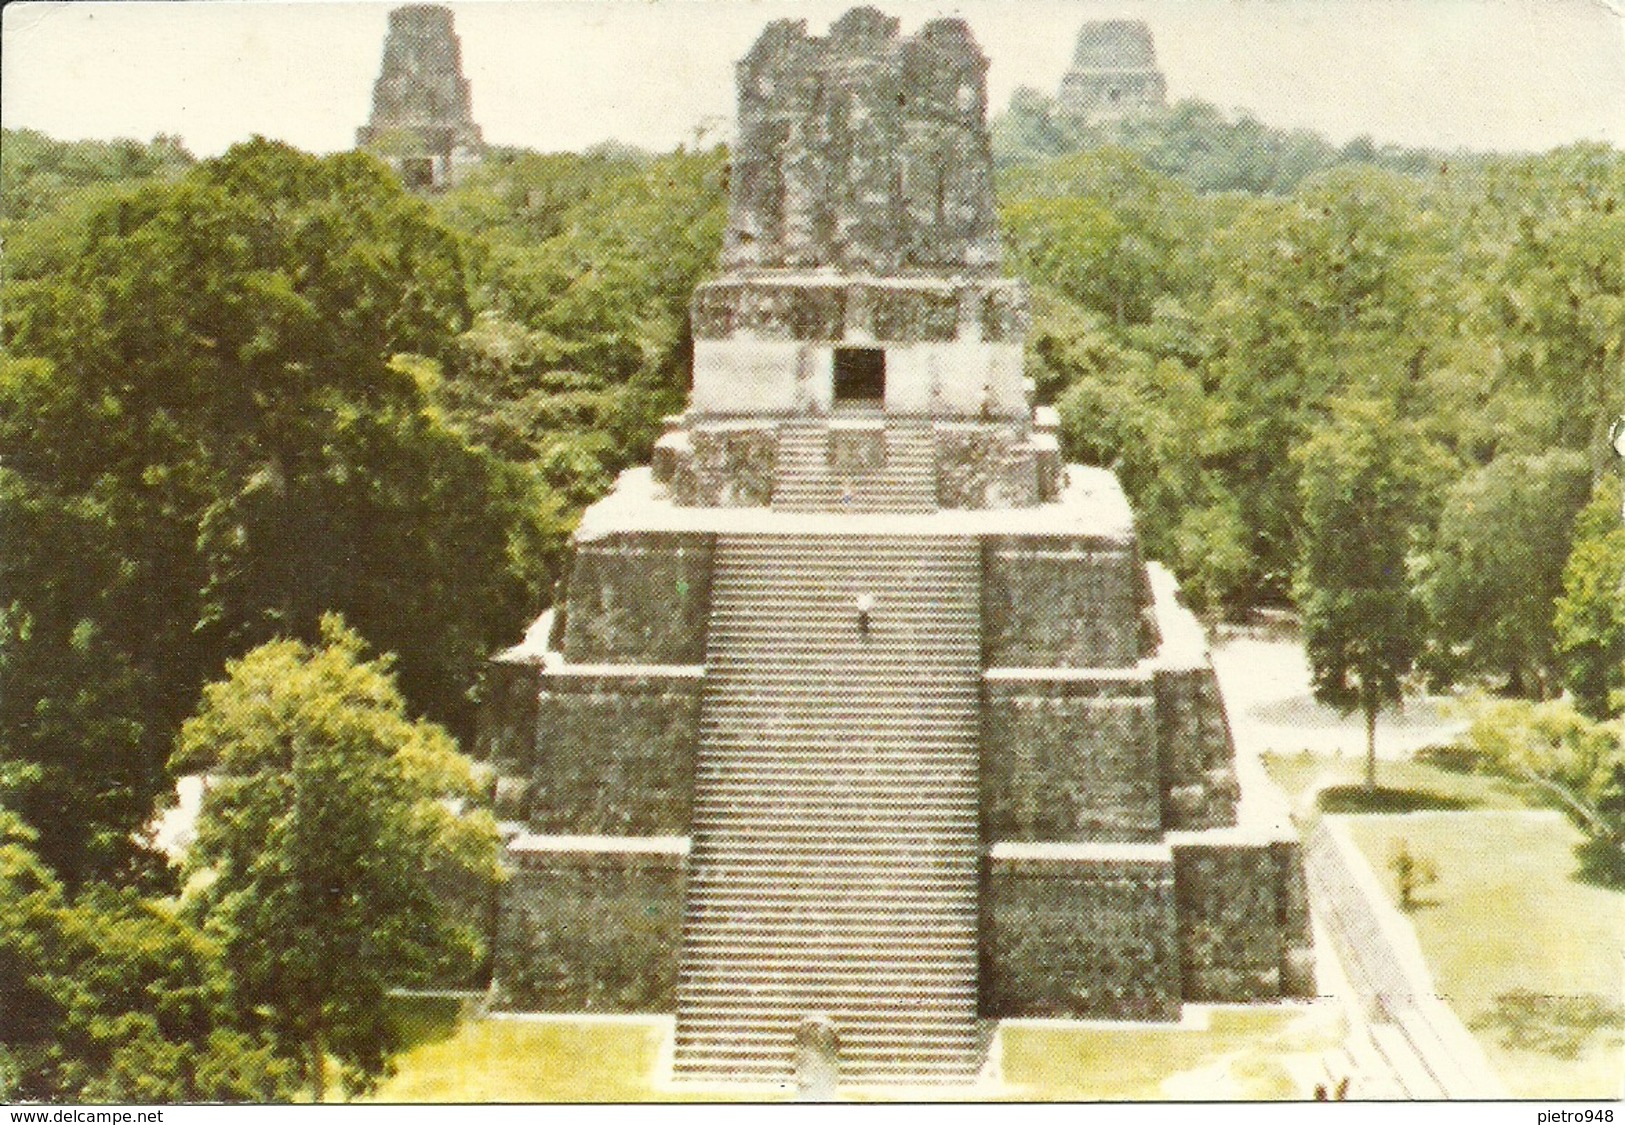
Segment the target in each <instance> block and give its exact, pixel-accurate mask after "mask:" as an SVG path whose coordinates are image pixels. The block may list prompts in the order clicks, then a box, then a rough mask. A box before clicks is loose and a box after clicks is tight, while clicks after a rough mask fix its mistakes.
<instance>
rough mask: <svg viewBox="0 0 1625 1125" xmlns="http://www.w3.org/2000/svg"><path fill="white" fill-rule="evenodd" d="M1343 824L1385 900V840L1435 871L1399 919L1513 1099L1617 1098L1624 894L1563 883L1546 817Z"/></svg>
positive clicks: (1559, 839)
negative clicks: (1404, 919) (1405, 921)
mask: <svg viewBox="0 0 1625 1125" xmlns="http://www.w3.org/2000/svg"><path fill="white" fill-rule="evenodd" d="M1385 780H1386V779H1385ZM1348 823H1349V827H1350V831H1351V833H1352V835H1353V837H1354V840H1355V842H1356V843H1358V844H1359V846H1360V849H1361V851H1363V852H1364V853H1365V855H1366V858H1367V860H1368V861H1369V862H1370V864H1371V867H1372V869H1373V870H1374V871H1376V873H1377V876H1378V880H1379V881H1380V882H1381V883H1383V885H1384V886H1385V887H1386V889H1387V890H1388V893H1389V895H1390V896H1392V897H1393V898H1394V899H1395V901H1396V902H1397V900H1398V892H1397V890H1396V888H1395V886H1394V878H1393V875H1392V874H1391V873H1390V872H1389V870H1388V866H1387V865H1388V860H1389V857H1390V856H1391V855H1392V854H1393V850H1394V848H1395V846H1396V844H1397V842H1398V841H1400V840H1403V841H1405V844H1406V847H1407V848H1408V850H1409V851H1410V852H1411V854H1412V855H1414V856H1416V857H1418V858H1420V859H1425V860H1428V861H1430V862H1431V863H1432V864H1433V865H1434V867H1435V868H1436V870H1437V875H1438V881H1437V882H1436V883H1435V884H1433V885H1432V886H1429V887H1426V888H1423V889H1422V890H1421V892H1420V895H1419V897H1420V898H1421V899H1422V900H1423V901H1422V904H1421V905H1420V906H1419V907H1418V908H1417V909H1415V910H1413V911H1411V912H1410V915H1409V917H1410V921H1411V922H1412V924H1413V925H1414V926H1415V927H1416V935H1417V938H1418V940H1419V941H1420V942H1421V945H1422V951H1423V953H1424V954H1425V955H1426V957H1427V960H1428V965H1429V967H1430V968H1431V969H1432V971H1433V977H1434V981H1435V983H1436V985H1437V987H1438V989H1439V992H1440V994H1441V996H1442V998H1443V999H1444V1000H1445V1001H1446V1002H1448V1003H1449V1004H1450V1006H1451V1007H1452V1008H1453V1009H1455V1011H1456V1013H1457V1015H1459V1016H1460V1017H1461V1018H1462V1020H1463V1022H1465V1023H1466V1024H1467V1025H1468V1027H1469V1028H1471V1029H1472V1030H1473V1032H1474V1034H1475V1035H1476V1036H1477V1037H1478V1039H1479V1041H1480V1042H1481V1043H1482V1044H1483V1045H1484V1049H1485V1052H1486V1053H1487V1054H1488V1056H1489V1060H1490V1064H1491V1065H1492V1066H1494V1067H1495V1069H1496V1070H1497V1071H1498V1072H1499V1073H1500V1074H1501V1076H1502V1078H1503V1079H1504V1080H1505V1081H1506V1084H1507V1086H1508V1088H1509V1089H1510V1090H1511V1092H1512V1094H1513V1096H1514V1097H1525V1098H1565V1097H1566V1098H1578V1097H1618V1096H1620V1093H1621V1089H1622V1083H1625V1029H1622V1021H1625V1010H1622V1008H1621V1003H1622V1000H1625V966H1622V959H1625V892H1621V891H1619V890H1614V889H1609V888H1606V887H1601V886H1596V885H1593V884H1590V883H1586V882H1583V881H1581V880H1580V879H1578V878H1576V877H1575V876H1576V872H1577V869H1578V861H1577V859H1576V857H1575V852H1574V849H1575V845H1577V844H1578V843H1579V842H1580V839H1581V837H1580V835H1579V833H1578V832H1576V831H1575V829H1574V828H1573V827H1572V826H1570V825H1569V824H1568V823H1567V822H1566V821H1564V820H1563V819H1562V818H1560V817H1558V816H1556V815H1552V814H1529V813H1522V814H1520V813H1507V812H1470V813H1434V814H1430V813H1424V814H1416V815H1411V816H1360V817H1350V818H1349V819H1348Z"/></svg>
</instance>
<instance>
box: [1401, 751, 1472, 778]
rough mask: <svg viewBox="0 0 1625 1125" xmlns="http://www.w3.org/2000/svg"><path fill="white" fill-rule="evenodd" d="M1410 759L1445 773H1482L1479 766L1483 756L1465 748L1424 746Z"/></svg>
mask: <svg viewBox="0 0 1625 1125" xmlns="http://www.w3.org/2000/svg"><path fill="white" fill-rule="evenodd" d="M1412 757H1413V758H1414V759H1415V760H1416V761H1418V762H1420V763H1421V764H1422V765H1425V766H1432V767H1433V768H1434V769H1440V770H1444V771H1445V772H1446V773H1460V774H1468V775H1472V774H1478V773H1481V772H1483V771H1482V769H1481V766H1482V763H1483V761H1484V755H1483V754H1481V753H1479V752H1478V751H1477V750H1473V749H1469V748H1468V747H1465V746H1449V745H1446V746H1424V747H1422V749H1420V750H1418V751H1417V752H1416V753H1415V754H1414V755H1412Z"/></svg>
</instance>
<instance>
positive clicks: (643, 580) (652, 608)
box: [564, 532, 716, 664]
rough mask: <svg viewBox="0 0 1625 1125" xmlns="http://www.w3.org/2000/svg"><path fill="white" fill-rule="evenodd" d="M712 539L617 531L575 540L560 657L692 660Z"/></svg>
mask: <svg viewBox="0 0 1625 1125" xmlns="http://www.w3.org/2000/svg"><path fill="white" fill-rule="evenodd" d="M715 543H716V540H715V537H714V536H712V535H708V534H700V533H685V532H622V533H619V534H615V535H607V536H604V537H603V538H601V539H592V540H588V541H586V542H578V543H577V544H576V547H575V556H574V558H573V560H572V562H571V569H570V581H569V590H568V594H567V597H566V602H565V604H566V607H567V609H566V613H565V628H564V655H565V657H566V659H568V660H569V661H570V662H572V663H575V664H699V663H703V662H704V660H705V629H706V621H707V619H708V615H709V613H710V610H711V557H712V553H713V549H714V547H715Z"/></svg>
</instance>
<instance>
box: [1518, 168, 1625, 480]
mask: <svg viewBox="0 0 1625 1125" xmlns="http://www.w3.org/2000/svg"><path fill="white" fill-rule="evenodd" d="M1494 178H1495V181H1496V182H1494V183H1492V184H1491V185H1490V187H1489V188H1488V189H1487V191H1488V193H1489V195H1490V197H1491V198H1493V199H1494V200H1495V201H1496V202H1497V204H1498V205H1499V209H1500V211H1501V214H1502V216H1503V219H1502V232H1501V238H1502V239H1503V242H1504V245H1503V247H1502V250H1501V255H1500V263H1501V265H1500V269H1499V270H1498V276H1497V277H1496V285H1495V286H1494V289H1493V292H1494V294H1495V298H1496V299H1495V301H1494V310H1495V312H1496V313H1497V314H1498V316H1499V318H1500V321H1501V324H1502V326H1503V331H1502V333H1501V340H1502V345H1503V347H1504V348H1505V350H1506V353H1507V364H1508V366H1509V368H1510V369H1511V372H1512V373H1513V375H1514V376H1515V378H1516V379H1517V380H1518V381H1520V382H1521V383H1522V384H1524V385H1525V386H1528V387H1532V388H1537V389H1539V390H1540V391H1542V392H1543V393H1544V394H1545V395H1546V396H1549V397H1550V399H1551V400H1552V401H1554V402H1556V403H1557V404H1559V406H1560V411H1559V418H1560V420H1561V423H1562V432H1561V437H1562V439H1563V440H1564V442H1565V444H1567V445H1569V447H1570V448H1574V449H1582V450H1585V452H1586V454H1587V456H1588V457H1589V459H1590V464H1591V470H1592V474H1593V476H1594V477H1595V478H1597V479H1601V478H1602V476H1603V475H1604V474H1605V473H1606V472H1607V471H1608V469H1609V464H1610V461H1611V459H1612V458H1611V451H1610V450H1609V448H1608V426H1609V424H1610V423H1611V422H1612V421H1613V420H1614V419H1615V418H1616V417H1618V416H1619V414H1620V412H1621V410H1622V409H1625V153H1622V152H1620V151H1619V150H1618V149H1615V148H1610V147H1607V146H1604V145H1596V144H1588V145H1576V146H1572V147H1570V148H1566V149H1559V150H1557V151H1555V152H1552V153H1548V154H1546V155H1544V156H1540V157H1531V158H1528V159H1525V160H1521V161H1516V162H1512V163H1509V164H1507V165H1505V166H1502V167H1499V168H1497V169H1496V176H1495V177H1494Z"/></svg>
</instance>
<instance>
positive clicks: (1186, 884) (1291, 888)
mask: <svg viewBox="0 0 1625 1125" xmlns="http://www.w3.org/2000/svg"><path fill="white" fill-rule="evenodd" d="M1173 852H1174V880H1175V894H1176V898H1177V902H1178V908H1179V947H1180V964H1181V972H1182V974H1183V977H1184V981H1185V999H1186V1000H1196V1001H1209V1002H1234V1001H1244V1000H1269V999H1275V998H1278V997H1281V996H1312V995H1314V988H1315V982H1314V959H1313V950H1312V946H1311V936H1310V925H1309V906H1308V896H1307V890H1306V888H1305V886H1304V882H1303V878H1304V877H1303V864H1302V861H1301V855H1300V850H1299V845H1298V842H1297V841H1296V840H1273V841H1269V840H1266V841H1247V840H1229V839H1225V838H1224V837H1223V836H1222V835H1221V836H1220V837H1219V838H1217V839H1213V840H1201V839H1200V838H1199V837H1195V838H1193V837H1187V838H1185V839H1180V840H1175V842H1174V843H1173Z"/></svg>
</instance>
